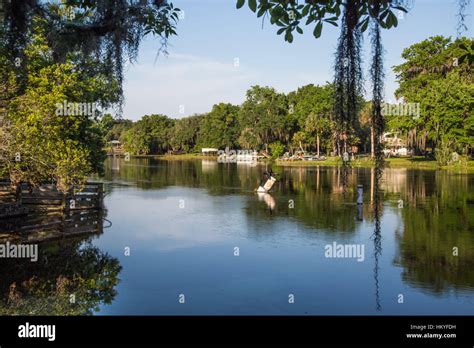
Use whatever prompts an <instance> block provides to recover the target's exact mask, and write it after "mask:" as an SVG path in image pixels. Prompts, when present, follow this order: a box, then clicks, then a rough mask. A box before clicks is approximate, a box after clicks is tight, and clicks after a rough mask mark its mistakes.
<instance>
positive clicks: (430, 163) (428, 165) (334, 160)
mask: <svg viewBox="0 0 474 348" xmlns="http://www.w3.org/2000/svg"><path fill="white" fill-rule="evenodd" d="M132 157H134V158H156V159H160V160H166V161H183V160H203V159H204V160H211V161H215V160H217V156H205V155H202V154H193V153H186V154H179V155H168V154H166V155H143V156H132ZM385 162H386V165H387V167H390V168H407V169H408V168H411V169H425V170H439V169H444V170H449V171H454V172H461V173H472V174H474V161H473V160H469V161H465V160H464V161H460V162H458V163H456V164H451V165H448V166H443V167H439V166H438V163H437V162H436V161H435V160H432V159H427V158H425V157H422V156H415V157H406V158H386V159H385ZM274 163H275V164H276V165H278V166H282V167H290V166H292V167H308V166H341V165H342V161H341V159H340V157H327V158H326V159H325V160H323V161H282V160H276V161H275V162H274ZM351 166H352V167H356V168H357V167H359V168H371V167H373V166H374V162H373V160H372V159H370V158H369V157H359V158H356V159H355V160H353V161H351Z"/></svg>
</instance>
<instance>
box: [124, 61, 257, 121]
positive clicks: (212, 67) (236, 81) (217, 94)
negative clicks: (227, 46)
mask: <svg viewBox="0 0 474 348" xmlns="http://www.w3.org/2000/svg"><path fill="white" fill-rule="evenodd" d="M257 77H258V73H256V72H252V71H250V70H249V69H247V68H246V67H245V65H243V64H241V65H240V66H239V67H235V66H234V60H233V59H232V60H230V61H228V62H227V61H226V62H222V61H216V60H213V59H210V58H205V57H199V56H194V55H187V54H170V55H169V56H168V57H167V58H163V57H160V58H159V60H158V62H157V63H156V64H151V63H150V64H137V65H132V66H130V67H129V69H128V71H127V73H126V81H125V88H124V89H125V97H126V100H125V107H124V115H123V116H124V117H125V118H129V119H133V120H136V119H139V118H140V117H141V116H143V115H145V114H151V113H162V114H166V115H168V116H171V117H178V118H179V117H182V116H187V115H190V114H193V113H196V112H207V111H210V110H211V108H212V105H214V104H216V103H219V102H231V103H235V104H240V103H241V102H242V101H243V99H244V97H245V91H246V90H247V89H248V87H249V86H250V85H251V84H252V81H255V80H258V78H257ZM180 105H184V115H183V114H180V112H179V108H180Z"/></svg>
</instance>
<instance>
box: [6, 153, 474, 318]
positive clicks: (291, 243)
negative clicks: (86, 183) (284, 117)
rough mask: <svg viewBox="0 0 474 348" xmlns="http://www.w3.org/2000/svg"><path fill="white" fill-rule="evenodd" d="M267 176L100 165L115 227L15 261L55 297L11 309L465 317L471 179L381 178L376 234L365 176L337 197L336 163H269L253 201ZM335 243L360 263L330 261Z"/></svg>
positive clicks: (470, 282) (473, 211)
mask: <svg viewBox="0 0 474 348" xmlns="http://www.w3.org/2000/svg"><path fill="white" fill-rule="evenodd" d="M265 169H267V168H266V167H265V165H258V166H254V167H252V166H249V165H245V164H244V165H240V164H218V163H216V162H212V161H158V160H151V159H140V160H138V159H136V160H132V161H130V162H125V161H123V160H118V161H112V159H109V161H108V162H107V172H106V176H105V178H103V179H102V180H104V182H105V183H106V188H107V191H108V195H107V196H106V198H105V206H106V208H107V216H106V219H107V220H109V221H110V222H111V223H112V226H111V227H109V228H106V227H107V226H108V225H109V224H110V223H109V222H108V221H105V222H104V233H103V234H101V235H99V236H95V237H92V238H89V239H86V240H84V239H79V240H77V241H73V242H68V243H62V244H61V243H60V244H59V245H57V244H54V245H50V246H49V249H48V253H49V254H48V255H49V259H48V260H49V261H48V262H49V266H46V265H44V267H42V266H40V265H37V266H35V267H36V268H34V269H32V270H31V271H30V273H28V272H29V271H28V269H25V267H26V266H24V267H23V268H22V269H21V272H23V273H26V274H30V275H31V272H35V275H36V281H37V282H38V283H39V284H43V283H46V284H49V287H50V288H49V289H50V290H48V291H46V290H44V288H45V286H44V284H43V286H42V287H41V286H40V285H38V286H37V287H38V288H39V289H40V290H38V291H36V292H34V291H33V292H30V295H29V296H30V297H31V298H30V299H29V300H28V301H26V300H25V301H20V302H18V303H17V304H16V305H15V306H16V307H15V308H14V310H13V309H11V308H10V309H9V310H10V312H8V313H13V312H15V313H18V312H21V311H22V310H23V311H31V308H36V307H40V306H45V303H47V302H48V301H49V302H51V299H52V298H54V301H55V305H54V306H55V307H54V309H53V312H54V311H56V312H57V313H62V314H81V313H95V314H99V315H106V314H114V315H115V314H137V315H141V314H146V315H148V314H149V315H154V314H271V315H275V314H303V315H304V314H313V315H319V314H323V315H327V314H329V315H331V314H335V315H337V314H347V315H358V314H470V315H472V314H474V176H473V175H460V174H454V173H446V172H437V171H419V170H408V169H387V170H385V174H384V178H383V183H382V186H381V189H382V197H381V199H382V208H381V212H380V218H379V219H378V221H379V222H380V230H379V231H376V228H375V222H376V219H375V218H374V204H373V203H374V201H375V197H374V195H375V193H374V191H375V189H374V181H375V176H374V172H373V170H371V169H365V168H364V169H351V170H350V172H349V175H348V180H347V181H348V184H347V190H346V191H345V190H344V188H343V174H342V171H341V170H340V169H338V168H335V167H311V168H296V167H293V168H291V167H287V168H283V167H277V166H273V167H272V169H273V171H275V172H277V173H278V178H279V180H278V182H277V184H276V185H275V187H274V189H273V192H272V193H271V194H267V195H257V194H256V193H255V192H254V189H255V188H256V187H257V186H258V183H259V180H260V178H261V175H262V173H263V171H264V170H265ZM358 184H362V185H363V186H364V204H363V206H362V209H361V210H358V206H357V205H356V204H355V202H356V198H357V192H356V191H357V190H356V187H357V185H358ZM334 242H335V243H337V244H356V245H358V246H359V247H361V246H363V247H364V255H363V256H364V260H363V261H361V262H359V261H358V260H357V259H356V258H328V257H325V246H326V245H328V244H329V245H332V244H333V243H334ZM237 248H238V249H237ZM453 248H457V249H455V250H457V253H458V256H456V255H453ZM237 252H238V256H236V253H237ZM455 254H456V253H455ZM28 267H30V266H28ZM61 275H63V277H61ZM0 277H3V280H4V281H5V282H4V284H5V285H4V286H3V287H2V289H1V290H2V291H3V293H4V294H5V293H8V291H10V295H9V296H13V295H12V293H11V286H10V290H8V289H7V287H6V285H7V284H11V283H12V280H14V279H13V278H12V279H10V278H11V277H13V276H9V277H10V278H9V279H5V278H7V276H6V273H5V272H2V273H1V274H0ZM25 277H26V276H24V277H23V278H25ZM26 278H28V277H26ZM71 278H73V279H74V280H73V281H71V280H70V279H71ZM0 279H1V278H0ZM58 279H59V280H58ZM42 281H43V283H42ZM53 283H54V284H53ZM63 283H64V284H63ZM51 284H53V285H51ZM46 288H47V287H46ZM41 289H43V292H41ZM71 293H73V294H74V295H75V301H76V302H75V303H74V305H70V304H68V301H67V300H68V299H70V295H71ZM290 294H291V295H292V296H290ZM180 295H184V301H185V302H184V303H180V302H179V300H180ZM293 296H294V303H289V300H290V299H292V298H293ZM402 297H403V298H402ZM181 300H183V297H182V296H181ZM402 301H403V303H399V302H402ZM56 302H57V304H56ZM48 305H49V306H51V304H48ZM22 306H23V307H22ZM7 307H8V306H7ZM38 311H39V312H41V310H38Z"/></svg>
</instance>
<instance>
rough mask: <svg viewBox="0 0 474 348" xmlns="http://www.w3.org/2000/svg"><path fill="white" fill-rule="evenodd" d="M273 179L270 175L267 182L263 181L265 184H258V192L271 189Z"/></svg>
mask: <svg viewBox="0 0 474 348" xmlns="http://www.w3.org/2000/svg"><path fill="white" fill-rule="evenodd" d="M275 181H276V179H275V178H274V177H273V176H271V177H270V178H269V179H268V180H267V182H266V183H265V185H263V187H262V186H259V187H258V189H257V192H260V193H265V192H268V191H270V190H271V188H272V187H273V185H274V184H275Z"/></svg>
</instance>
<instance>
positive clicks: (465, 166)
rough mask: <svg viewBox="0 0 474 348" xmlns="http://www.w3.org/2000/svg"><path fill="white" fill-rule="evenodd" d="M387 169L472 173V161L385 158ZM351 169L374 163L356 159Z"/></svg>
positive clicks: (335, 161) (334, 161)
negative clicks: (450, 161) (445, 163)
mask: <svg viewBox="0 0 474 348" xmlns="http://www.w3.org/2000/svg"><path fill="white" fill-rule="evenodd" d="M385 162H386V164H387V167H390V168H412V169H428V170H438V169H445V170H449V171H456V172H463V173H466V172H467V173H474V161H472V160H470V161H463V162H458V163H456V164H451V165H448V166H443V167H439V166H438V163H437V162H436V161H435V160H432V159H426V158H425V157H421V156H416V157H410V158H408V157H407V158H386V159H385ZM276 164H277V165H279V166H296V167H299V166H304V167H306V166H340V165H342V161H341V159H340V158H339V157H328V158H327V159H325V160H324V161H282V160H277V161H276ZM351 166H352V167H361V168H370V167H373V166H374V162H373V160H372V159H370V158H369V157H363V158H356V159H355V160H354V161H351Z"/></svg>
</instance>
